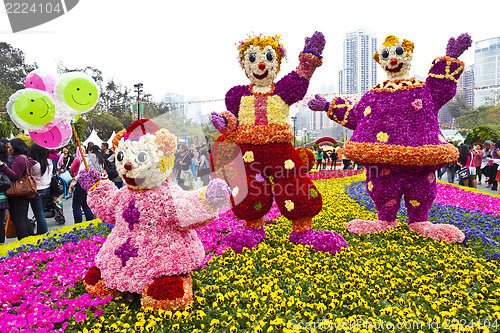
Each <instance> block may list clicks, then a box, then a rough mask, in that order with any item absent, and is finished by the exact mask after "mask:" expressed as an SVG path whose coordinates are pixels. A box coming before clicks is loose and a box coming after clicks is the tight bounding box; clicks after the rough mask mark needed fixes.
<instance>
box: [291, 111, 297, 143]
mask: <svg viewBox="0 0 500 333" xmlns="http://www.w3.org/2000/svg"><path fill="white" fill-rule="evenodd" d="M292 121H293V148H295V135H296V134H297V133H295V122H297V116H295V117H292Z"/></svg>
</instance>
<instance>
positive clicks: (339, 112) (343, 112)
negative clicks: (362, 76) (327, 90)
mask: <svg viewBox="0 0 500 333" xmlns="http://www.w3.org/2000/svg"><path fill="white" fill-rule="evenodd" d="M369 94H370V93H369V92H368V93H367V94H365V95H364V96H363V97H362V98H361V100H360V101H359V103H358V104H354V103H353V102H351V101H349V100H348V99H346V98H344V97H342V96H336V97H335V98H334V99H333V100H332V101H331V102H330V106H329V107H328V110H327V113H326V114H327V115H328V118H330V119H331V120H333V121H335V122H337V123H339V124H340V125H342V126H344V127H346V128H348V129H351V130H354V129H356V127H357V126H358V123H359V121H360V120H361V119H362V111H361V109H362V107H360V105H361V103H362V102H363V99H364V97H365V96H367V95H369Z"/></svg>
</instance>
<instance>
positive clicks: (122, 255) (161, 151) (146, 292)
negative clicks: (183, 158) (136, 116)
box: [83, 119, 229, 310]
mask: <svg viewBox="0 0 500 333" xmlns="http://www.w3.org/2000/svg"><path fill="white" fill-rule="evenodd" d="M117 136H118V137H119V138H117V139H119V141H118V140H113V148H114V151H115V156H116V168H117V170H118V171H119V172H120V175H121V176H122V178H123V179H124V181H125V183H126V184H127V186H126V187H123V188H121V189H118V188H117V187H116V186H115V185H114V183H113V182H111V181H108V180H101V181H99V182H98V183H96V184H95V185H94V186H93V187H92V188H91V189H90V190H89V194H88V203H89V206H90V208H91V209H92V211H93V212H94V213H95V214H96V215H97V216H98V217H99V218H100V219H102V220H103V221H105V222H108V223H112V224H114V225H115V226H114V228H113V230H112V231H111V233H110V234H109V236H108V238H107V240H106V242H105V243H104V244H103V246H102V248H101V249H100V251H99V253H98V254H97V256H96V259H95V264H96V266H94V267H92V268H91V269H90V270H89V271H88V272H87V274H86V275H85V277H84V281H83V282H84V285H85V288H86V289H87V291H88V292H89V293H90V294H92V295H93V296H95V295H99V296H101V297H102V296H108V295H117V294H119V292H132V293H139V294H142V299H141V303H142V305H143V306H150V307H152V308H153V309H156V310H158V309H163V310H179V309H183V308H185V307H186V306H187V305H188V304H189V302H190V301H191V300H192V298H193V293H192V282H191V277H190V274H189V273H190V272H191V271H192V270H194V269H196V268H197V267H198V266H199V265H200V264H201V262H202V261H203V258H204V256H205V250H204V248H203V245H202V243H201V241H200V240H199V239H198V236H197V233H196V231H195V230H193V229H195V228H199V227H202V226H204V225H206V224H207V223H208V222H209V221H211V220H213V219H214V218H215V217H216V216H217V209H218V207H220V206H222V205H223V204H224V201H226V202H227V203H228V202H229V189H228V187H227V184H225V183H224V182H223V181H221V180H220V179H217V180H214V181H212V182H211V183H210V184H209V185H208V186H207V187H206V188H203V189H201V190H197V191H191V192H185V191H183V190H182V189H181V188H180V187H178V186H177V185H176V184H174V183H172V182H170V181H168V182H166V181H167V180H168V179H169V178H170V175H171V173H172V167H173V165H174V152H175V149H176V141H175V136H174V135H172V134H170V133H169V132H168V131H167V130H166V129H160V128H159V127H158V126H157V125H156V124H155V123H153V122H152V121H150V120H145V119H141V120H137V121H135V122H133V123H132V124H131V125H130V126H129V127H128V129H127V131H126V132H120V133H118V135H117Z"/></svg>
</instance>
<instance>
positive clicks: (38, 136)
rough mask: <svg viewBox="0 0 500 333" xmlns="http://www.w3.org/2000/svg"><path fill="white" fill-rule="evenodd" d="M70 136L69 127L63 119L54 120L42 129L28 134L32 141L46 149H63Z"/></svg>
mask: <svg viewBox="0 0 500 333" xmlns="http://www.w3.org/2000/svg"><path fill="white" fill-rule="evenodd" d="M71 135H72V130H71V125H70V124H69V122H68V121H67V120H65V119H63V118H56V119H54V120H53V121H51V122H50V123H48V124H47V125H46V126H45V127H44V128H42V129H40V130H38V131H32V132H30V137H31V138H32V139H33V141H34V142H35V143H37V144H38V145H40V146H42V147H44V148H47V149H57V148H60V147H64V146H65V145H67V144H68V142H69V140H71Z"/></svg>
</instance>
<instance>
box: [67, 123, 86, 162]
mask: <svg viewBox="0 0 500 333" xmlns="http://www.w3.org/2000/svg"><path fill="white" fill-rule="evenodd" d="M71 128H72V129H73V135H74V136H75V140H76V144H77V145H78V149H80V155H82V160H83V163H85V170H87V171H89V165H88V164H87V160H86V159H85V154H84V153H83V149H82V144H81V143H80V139H78V134H77V133H76V128H75V124H74V123H73V122H71Z"/></svg>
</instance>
